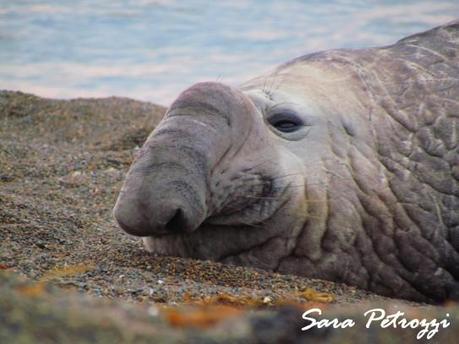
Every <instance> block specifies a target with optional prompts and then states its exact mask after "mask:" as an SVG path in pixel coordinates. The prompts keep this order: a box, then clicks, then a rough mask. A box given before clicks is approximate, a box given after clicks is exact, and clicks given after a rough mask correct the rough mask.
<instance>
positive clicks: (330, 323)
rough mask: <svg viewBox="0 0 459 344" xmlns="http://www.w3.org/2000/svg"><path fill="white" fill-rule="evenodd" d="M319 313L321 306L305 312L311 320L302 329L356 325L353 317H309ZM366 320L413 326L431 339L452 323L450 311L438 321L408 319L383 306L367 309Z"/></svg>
mask: <svg viewBox="0 0 459 344" xmlns="http://www.w3.org/2000/svg"><path fill="white" fill-rule="evenodd" d="M312 313H317V314H318V315H322V310H321V309H320V308H312V309H309V310H307V311H306V312H304V313H303V316H302V318H303V319H304V320H309V324H308V325H306V326H304V327H303V328H301V330H302V331H307V330H309V329H311V328H313V327H317V328H322V327H333V328H336V329H338V328H341V329H344V328H347V327H354V326H355V321H354V320H352V319H337V318H334V319H321V320H318V319H316V318H313V317H309V315H310V314H312ZM363 315H364V316H365V318H366V319H367V320H366V324H365V327H366V328H370V327H371V326H380V327H381V328H388V327H392V328H398V327H399V328H412V329H417V328H419V329H420V330H419V331H418V334H417V335H416V338H417V339H421V338H423V337H424V336H426V339H431V338H432V337H433V336H435V334H436V333H438V331H439V329H440V327H441V328H447V327H449V326H450V325H451V323H450V322H449V321H448V318H449V313H446V316H445V319H442V320H440V321H438V320H437V319H431V320H427V319H416V318H413V319H407V318H405V313H404V312H401V311H397V312H396V313H391V314H386V311H385V310H384V309H382V308H373V309H370V310H368V311H366V312H365V313H364V314H363Z"/></svg>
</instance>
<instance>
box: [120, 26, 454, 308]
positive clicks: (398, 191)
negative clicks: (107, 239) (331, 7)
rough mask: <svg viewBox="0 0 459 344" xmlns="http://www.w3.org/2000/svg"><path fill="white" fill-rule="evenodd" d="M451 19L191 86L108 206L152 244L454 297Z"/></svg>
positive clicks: (390, 290)
mask: <svg viewBox="0 0 459 344" xmlns="http://www.w3.org/2000/svg"><path fill="white" fill-rule="evenodd" d="M458 128H459V21H455V22H452V23H449V24H446V25H443V26H440V27H437V28H434V29H432V30H430V31H426V32H423V33H420V34H416V35H413V36H410V37H407V38H404V39H402V40H400V41H399V42H397V43H396V44H394V45H391V46H386V47H382V48H371V49H361V50H344V49H341V50H331V51H325V52H319V53H315V54H311V55H306V56H303V57H299V58H296V59H294V60H292V61H290V62H287V63H286V64H284V65H281V66H280V67H278V68H276V69H275V70H274V71H272V72H270V73H268V74H266V75H263V76H260V77H257V78H255V79H253V80H250V81H248V82H246V83H245V84H243V85H241V86H240V87H230V86H226V85H223V84H221V83H216V82H204V83H198V84H196V85H194V86H192V87H190V88H189V89H187V90H185V91H184V92H183V93H181V94H180V95H179V97H178V98H177V99H176V100H175V101H174V102H173V104H172V105H171V106H170V107H169V109H168V111H167V113H166V115H165V116H164V118H163V119H162V121H161V122H160V123H159V125H158V126H157V127H156V128H155V130H154V131H153V132H152V133H151V134H150V136H149V137H148V139H147V140H146V142H145V144H144V145H143V147H142V148H141V149H140V150H139V152H138V155H137V157H136V158H135V160H134V162H133V164H132V166H131V168H130V170H129V172H128V174H127V177H126V180H125V182H124V185H123V187H122V190H121V192H120V195H119V198H118V200H117V203H116V206H115V209H114V216H115V218H116V220H117V222H118V223H119V225H120V226H121V227H122V228H123V229H124V230H125V231H126V232H128V233H130V234H133V235H136V236H142V237H145V238H144V242H145V245H146V247H147V249H148V250H149V251H151V252H154V253H157V254H159V255H175V256H181V257H193V258H198V259H210V260H214V261H220V262H224V263H232V264H239V265H249V266H254V267H258V268H262V269H266V270H270V271H277V272H280V273H288V274H296V275H303V276H308V277H313V278H320V279H325V280H332V281H337V282H344V283H346V284H349V285H353V286H357V287H360V288H363V289H367V290H370V291H373V292H375V293H379V294H382V295H387V296H395V297H399V298H406V299H411V300H417V301H427V302H440V301H442V300H446V299H456V300H457V299H459V145H458V137H459V136H458Z"/></svg>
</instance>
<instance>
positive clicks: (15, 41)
mask: <svg viewBox="0 0 459 344" xmlns="http://www.w3.org/2000/svg"><path fill="white" fill-rule="evenodd" d="M96 4H97V5H96ZM457 17H459V0H437V1H422V0H420V1H416V0H412V1H410V0H407V1H395V0H382V1H351V0H331V1H324V0H322V1H319V0H308V1H306V0H305V1H299V0H284V1H269V0H232V1H210V0H208V1H204V0H187V1H173V0H156V1H155V0H137V1H134V0H125V1H114V0H112V1H110V0H99V1H76V0H73V1H66V0H45V1H32V0H16V1H15V0H11V1H8V0H0V89H17V90H22V91H24V92H31V93H35V94H38V95H41V96H45V97H55V98H73V97H102V96H111V95H117V96H126V97H131V98H135V99H142V100H150V101H153V102H157V103H160V104H164V105H167V104H169V103H170V102H171V101H172V100H173V99H174V97H175V96H176V95H177V93H178V92H180V91H181V90H183V89H184V88H186V87H187V86H189V85H191V84H193V83H195V82H197V81H204V80H219V81H222V82H226V83H230V84H237V83H239V82H242V81H244V80H246V79H248V78H250V77H252V76H256V75H257V74H259V73H261V72H264V71H266V70H269V69H270V68H271V67H273V66H275V65H277V64H279V63H282V62H284V61H286V60H289V59H291V58H294V57H296V56H299V55H303V54H306V53H310V52H313V51H318V50H324V49H330V48H340V47H345V48H358V47H369V46H378V45H386V44H391V43H393V42H395V41H396V40H398V39H400V38H402V37H403V36H406V35H409V34H413V33H416V32H418V31H422V30H426V29H429V28H431V27H433V26H436V25H440V24H443V23H445V22H448V21H450V20H453V19H455V18H457Z"/></svg>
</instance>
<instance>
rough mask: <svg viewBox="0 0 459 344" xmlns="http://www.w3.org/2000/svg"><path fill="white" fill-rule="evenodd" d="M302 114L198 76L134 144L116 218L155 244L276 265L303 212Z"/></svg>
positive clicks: (176, 251) (171, 250) (305, 130)
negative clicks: (136, 146) (141, 141)
mask: <svg viewBox="0 0 459 344" xmlns="http://www.w3.org/2000/svg"><path fill="white" fill-rule="evenodd" d="M306 114H307V112H304V111H303V112H301V111H299V110H298V109H293V108H287V104H286V103H285V104H279V103H275V102H274V101H273V100H271V99H270V98H269V96H268V95H267V93H266V92H264V91H262V90H258V89H256V88H253V87H251V88H248V90H245V91H244V90H240V89H236V88H232V87H229V86H225V85H223V84H219V83H199V84H196V85H194V86H192V87H191V88H189V89H188V90H186V91H184V92H183V93H182V94H181V95H180V96H179V97H178V99H177V100H176V101H175V102H174V103H173V104H172V105H171V106H170V108H169V109H168V111H167V113H166V115H165V116H164V118H163V120H162V121H161V122H160V124H159V125H158V126H157V127H156V129H155V130H154V131H153V132H152V134H151V135H150V137H149V138H148V139H147V141H146V142H145V144H144V146H143V147H142V148H141V150H140V152H139V153H138V155H137V157H136V159H135V161H134V163H133V165H132V167H131V169H130V171H129V172H128V175H127V177H126V181H125V183H124V186H123V188H122V190H121V193H120V196H119V198H118V201H117V203H116V206H115V210H114V214H115V218H116V219H117V221H118V223H119V224H120V226H121V227H122V228H123V229H124V230H125V231H126V232H128V233H130V234H133V235H138V236H144V237H145V244H146V247H147V248H148V249H149V250H150V251H152V252H156V253H158V254H167V255H178V256H183V257H195V258H206V259H213V260H226V261H234V262H238V263H242V264H250V265H255V266H260V267H263V268H268V269H274V268H276V265H277V264H278V262H279V261H278V260H279V258H280V257H281V256H284V255H288V253H289V251H290V250H292V248H293V246H294V243H295V237H296V236H297V235H298V233H299V231H300V230H301V228H302V227H303V226H304V223H305V221H306V219H307V213H308V211H307V209H308V202H307V192H306V190H305V189H306V183H305V178H304V173H305V171H304V162H303V160H304V158H303V157H301V156H299V154H302V149H296V148H295V147H298V146H301V142H302V140H303V139H304V138H305V137H306V136H308V134H309V126H310V125H311V124H310V123H309V122H310V120H311V119H310V118H308V117H307V116H305V115H306Z"/></svg>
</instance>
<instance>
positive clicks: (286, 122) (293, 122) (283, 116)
mask: <svg viewBox="0 0 459 344" xmlns="http://www.w3.org/2000/svg"><path fill="white" fill-rule="evenodd" d="M268 122H269V124H271V125H272V126H273V127H274V128H276V129H277V130H279V131H281V132H283V133H291V132H294V131H297V130H299V129H300V128H301V127H302V126H303V125H304V123H303V121H302V120H301V119H300V118H298V117H297V116H296V115H295V114H290V113H277V114H275V115H273V116H271V117H269V118H268Z"/></svg>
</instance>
